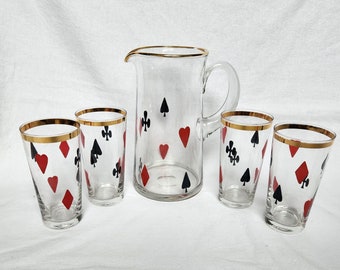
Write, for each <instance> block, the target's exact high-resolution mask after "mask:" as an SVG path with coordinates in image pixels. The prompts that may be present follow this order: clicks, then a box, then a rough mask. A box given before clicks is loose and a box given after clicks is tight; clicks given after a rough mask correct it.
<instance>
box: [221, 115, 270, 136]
mask: <svg viewBox="0 0 340 270" xmlns="http://www.w3.org/2000/svg"><path fill="white" fill-rule="evenodd" d="M240 115H241V116H250V117H257V118H261V119H264V120H266V121H267V122H266V123H260V124H240V123H237V122H235V121H233V120H231V119H227V118H228V117H230V116H240ZM273 120H274V117H273V116H271V115H269V114H266V113H261V112H251V111H229V112H223V113H222V114H221V122H222V124H223V125H224V126H227V127H231V128H235V129H240V130H250V131H253V130H265V129H268V128H270V127H271V125H272V122H273Z"/></svg>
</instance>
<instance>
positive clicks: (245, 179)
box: [240, 168, 250, 186]
mask: <svg viewBox="0 0 340 270" xmlns="http://www.w3.org/2000/svg"><path fill="white" fill-rule="evenodd" d="M240 181H241V182H242V183H243V186H245V185H246V183H248V182H249V181H250V171H249V168H247V169H246V170H245V172H244V173H243V175H242V177H241V179H240Z"/></svg>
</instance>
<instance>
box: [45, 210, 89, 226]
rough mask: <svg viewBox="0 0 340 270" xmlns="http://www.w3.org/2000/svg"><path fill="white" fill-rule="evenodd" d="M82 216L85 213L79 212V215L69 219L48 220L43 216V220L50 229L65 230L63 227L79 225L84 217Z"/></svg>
mask: <svg viewBox="0 0 340 270" xmlns="http://www.w3.org/2000/svg"><path fill="white" fill-rule="evenodd" d="M82 217H83V214H82V213H79V214H78V215H77V216H75V217H74V218H72V219H70V220H67V221H54V220H53V221H52V220H47V219H44V218H43V222H44V224H45V225H46V226H47V227H48V228H50V229H55V230H63V229H68V228H71V227H73V226H74V225H77V224H78V223H79V222H80V220H81V219H82Z"/></svg>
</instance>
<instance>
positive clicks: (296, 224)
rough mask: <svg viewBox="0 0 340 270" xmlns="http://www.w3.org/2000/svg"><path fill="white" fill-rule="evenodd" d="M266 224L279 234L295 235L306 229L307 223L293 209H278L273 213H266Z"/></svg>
mask: <svg viewBox="0 0 340 270" xmlns="http://www.w3.org/2000/svg"><path fill="white" fill-rule="evenodd" d="M265 222H266V224H267V225H268V226H269V227H270V228H272V229H274V230H276V231H279V232H283V233H289V234H294V233H298V232H301V231H302V230H303V229H304V228H305V223H304V222H302V221H301V220H300V218H299V215H298V212H297V211H296V210H295V209H293V208H286V207H282V208H280V207H277V208H276V209H275V211H274V212H273V213H269V212H268V211H267V212H266V213H265Z"/></svg>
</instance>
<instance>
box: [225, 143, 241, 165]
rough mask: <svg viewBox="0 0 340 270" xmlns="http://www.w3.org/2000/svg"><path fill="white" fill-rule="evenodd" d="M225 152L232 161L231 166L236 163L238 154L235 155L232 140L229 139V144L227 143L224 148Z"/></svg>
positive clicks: (238, 159) (235, 151)
mask: <svg viewBox="0 0 340 270" xmlns="http://www.w3.org/2000/svg"><path fill="white" fill-rule="evenodd" d="M225 151H226V153H227V154H228V158H229V159H230V163H233V166H235V165H236V163H238V162H239V161H240V157H239V155H237V150H236V147H234V142H233V141H229V145H227V147H226V149H225Z"/></svg>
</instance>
